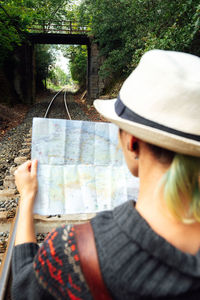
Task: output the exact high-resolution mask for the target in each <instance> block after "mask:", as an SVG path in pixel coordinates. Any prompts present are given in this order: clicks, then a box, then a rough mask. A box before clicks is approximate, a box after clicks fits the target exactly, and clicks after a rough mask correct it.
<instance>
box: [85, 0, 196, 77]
mask: <svg viewBox="0 0 200 300" xmlns="http://www.w3.org/2000/svg"><path fill="white" fill-rule="evenodd" d="M83 15H84V18H85V20H87V21H88V23H89V24H90V26H91V29H92V33H93V35H94V36H95V38H96V41H97V42H98V44H99V48H100V54H101V55H102V56H103V57H104V58H105V61H104V64H103V66H102V67H101V70H100V74H101V75H102V76H103V77H108V76H114V77H115V78H116V77H121V76H122V75H126V74H127V73H130V72H131V70H132V69H133V68H134V67H135V66H136V65H137V63H138V61H139V59H140V57H141V55H142V54H143V53H144V52H146V51H148V50H150V49H155V48H159V49H170V50H176V51H185V52H190V53H194V54H196V55H200V50H199V47H198V45H199V44H198V42H197V39H198V38H199V37H198V35H199V25H200V4H199V0H112V1H109V0H84V1H83V3H82V5H81V8H80V12H79V17H80V18H83Z"/></svg>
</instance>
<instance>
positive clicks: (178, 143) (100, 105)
mask: <svg viewBox="0 0 200 300" xmlns="http://www.w3.org/2000/svg"><path fill="white" fill-rule="evenodd" d="M116 101H117V99H111V100H100V99H97V100H95V101H94V107H95V108H96V110H97V111H98V112H99V113H100V114H101V115H102V116H103V117H104V118H105V119H107V120H109V121H110V122H112V123H114V124H116V125H117V126H119V127H120V128H121V129H123V130H125V131H127V132H129V133H130V134H132V135H134V136H135V137H137V138H139V139H141V140H143V141H145V142H148V143H150V144H153V145H156V146H159V147H162V148H165V149H168V150H171V151H174V152H177V153H182V154H187V155H192V156H198V157H199V156H200V146H199V142H197V141H193V140H190V139H187V138H184V137H180V136H177V135H175V134H171V133H168V132H165V131H162V130H159V129H156V128H153V127H149V126H145V125H142V124H139V123H137V122H133V121H129V120H126V119H123V118H121V117H119V116H118V115H117V114H116V112H115V102H116Z"/></svg>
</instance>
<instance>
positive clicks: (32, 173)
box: [31, 159, 38, 176]
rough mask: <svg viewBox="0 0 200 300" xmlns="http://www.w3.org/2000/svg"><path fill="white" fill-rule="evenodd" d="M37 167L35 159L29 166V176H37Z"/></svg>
mask: <svg viewBox="0 0 200 300" xmlns="http://www.w3.org/2000/svg"><path fill="white" fill-rule="evenodd" d="M37 166H38V161H37V159H34V160H33V161H32V164H31V175H33V176H36V175H37Z"/></svg>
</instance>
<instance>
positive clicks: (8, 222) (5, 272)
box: [0, 89, 94, 300]
mask: <svg viewBox="0 0 200 300" xmlns="http://www.w3.org/2000/svg"><path fill="white" fill-rule="evenodd" d="M61 93H63V100H62V102H63V106H60V109H61V110H62V113H63V111H65V118H66V119H70V120H71V115H70V112H69V109H68V105H67V91H66V90H65V89H62V90H60V91H59V92H58V93H57V94H56V95H55V96H54V97H53V98H52V100H51V101H50V103H49V105H48V108H47V111H46V113H45V115H44V117H47V116H48V114H50V112H51V109H52V105H53V103H54V101H55V100H59V101H60V102H61V97H60V96H61V95H62V94H61ZM59 98H60V99H59ZM63 108H64V109H63ZM54 117H55V116H54ZM31 134H32V131H31V129H30V131H29V133H28V134H27V136H26V137H25V140H24V143H23V144H22V149H20V151H19V153H18V156H17V157H16V158H15V160H14V165H12V166H11V167H10V170H9V172H7V173H8V175H7V176H6V177H5V178H4V181H3V189H2V190H0V228H1V229H0V300H6V299H11V297H10V283H11V257H12V250H13V247H14V239H15V231H16V224H17V215H18V213H17V211H18V200H19V194H18V192H17V189H16V186H15V181H14V172H15V170H16V168H17V167H18V166H19V165H21V164H22V163H24V162H25V161H27V160H28V159H30V158H31ZM93 216H94V214H78V215H74V214H73V215H56V216H40V215H34V223H35V231H36V234H37V242H38V244H40V243H41V242H42V241H43V240H44V238H45V237H46V235H47V234H48V232H49V231H51V230H52V229H53V228H55V227H57V226H60V225H61V224H63V223H65V224H74V223H81V222H84V221H86V220H88V219H90V218H92V217H93Z"/></svg>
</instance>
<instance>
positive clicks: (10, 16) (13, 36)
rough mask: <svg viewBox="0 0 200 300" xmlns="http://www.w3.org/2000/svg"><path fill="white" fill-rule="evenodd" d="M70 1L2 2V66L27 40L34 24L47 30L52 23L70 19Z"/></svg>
mask: <svg viewBox="0 0 200 300" xmlns="http://www.w3.org/2000/svg"><path fill="white" fill-rule="evenodd" d="M70 1H71V0H41V1H38V0H0V44H1V48H0V64H1V63H2V62H3V61H4V60H5V58H6V57H8V55H9V53H10V52H11V51H13V50H14V48H15V47H16V46H19V45H21V43H22V42H23V40H25V39H26V33H28V32H29V28H31V26H32V25H33V24H35V23H37V24H39V26H41V27H42V28H43V27H44V30H46V29H48V28H49V27H50V26H51V24H52V23H54V22H58V21H59V22H60V21H64V20H66V19H68V14H67V9H68V8H69V5H70ZM69 12H70V13H69V15H71V11H69ZM44 24H45V25H44Z"/></svg>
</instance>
